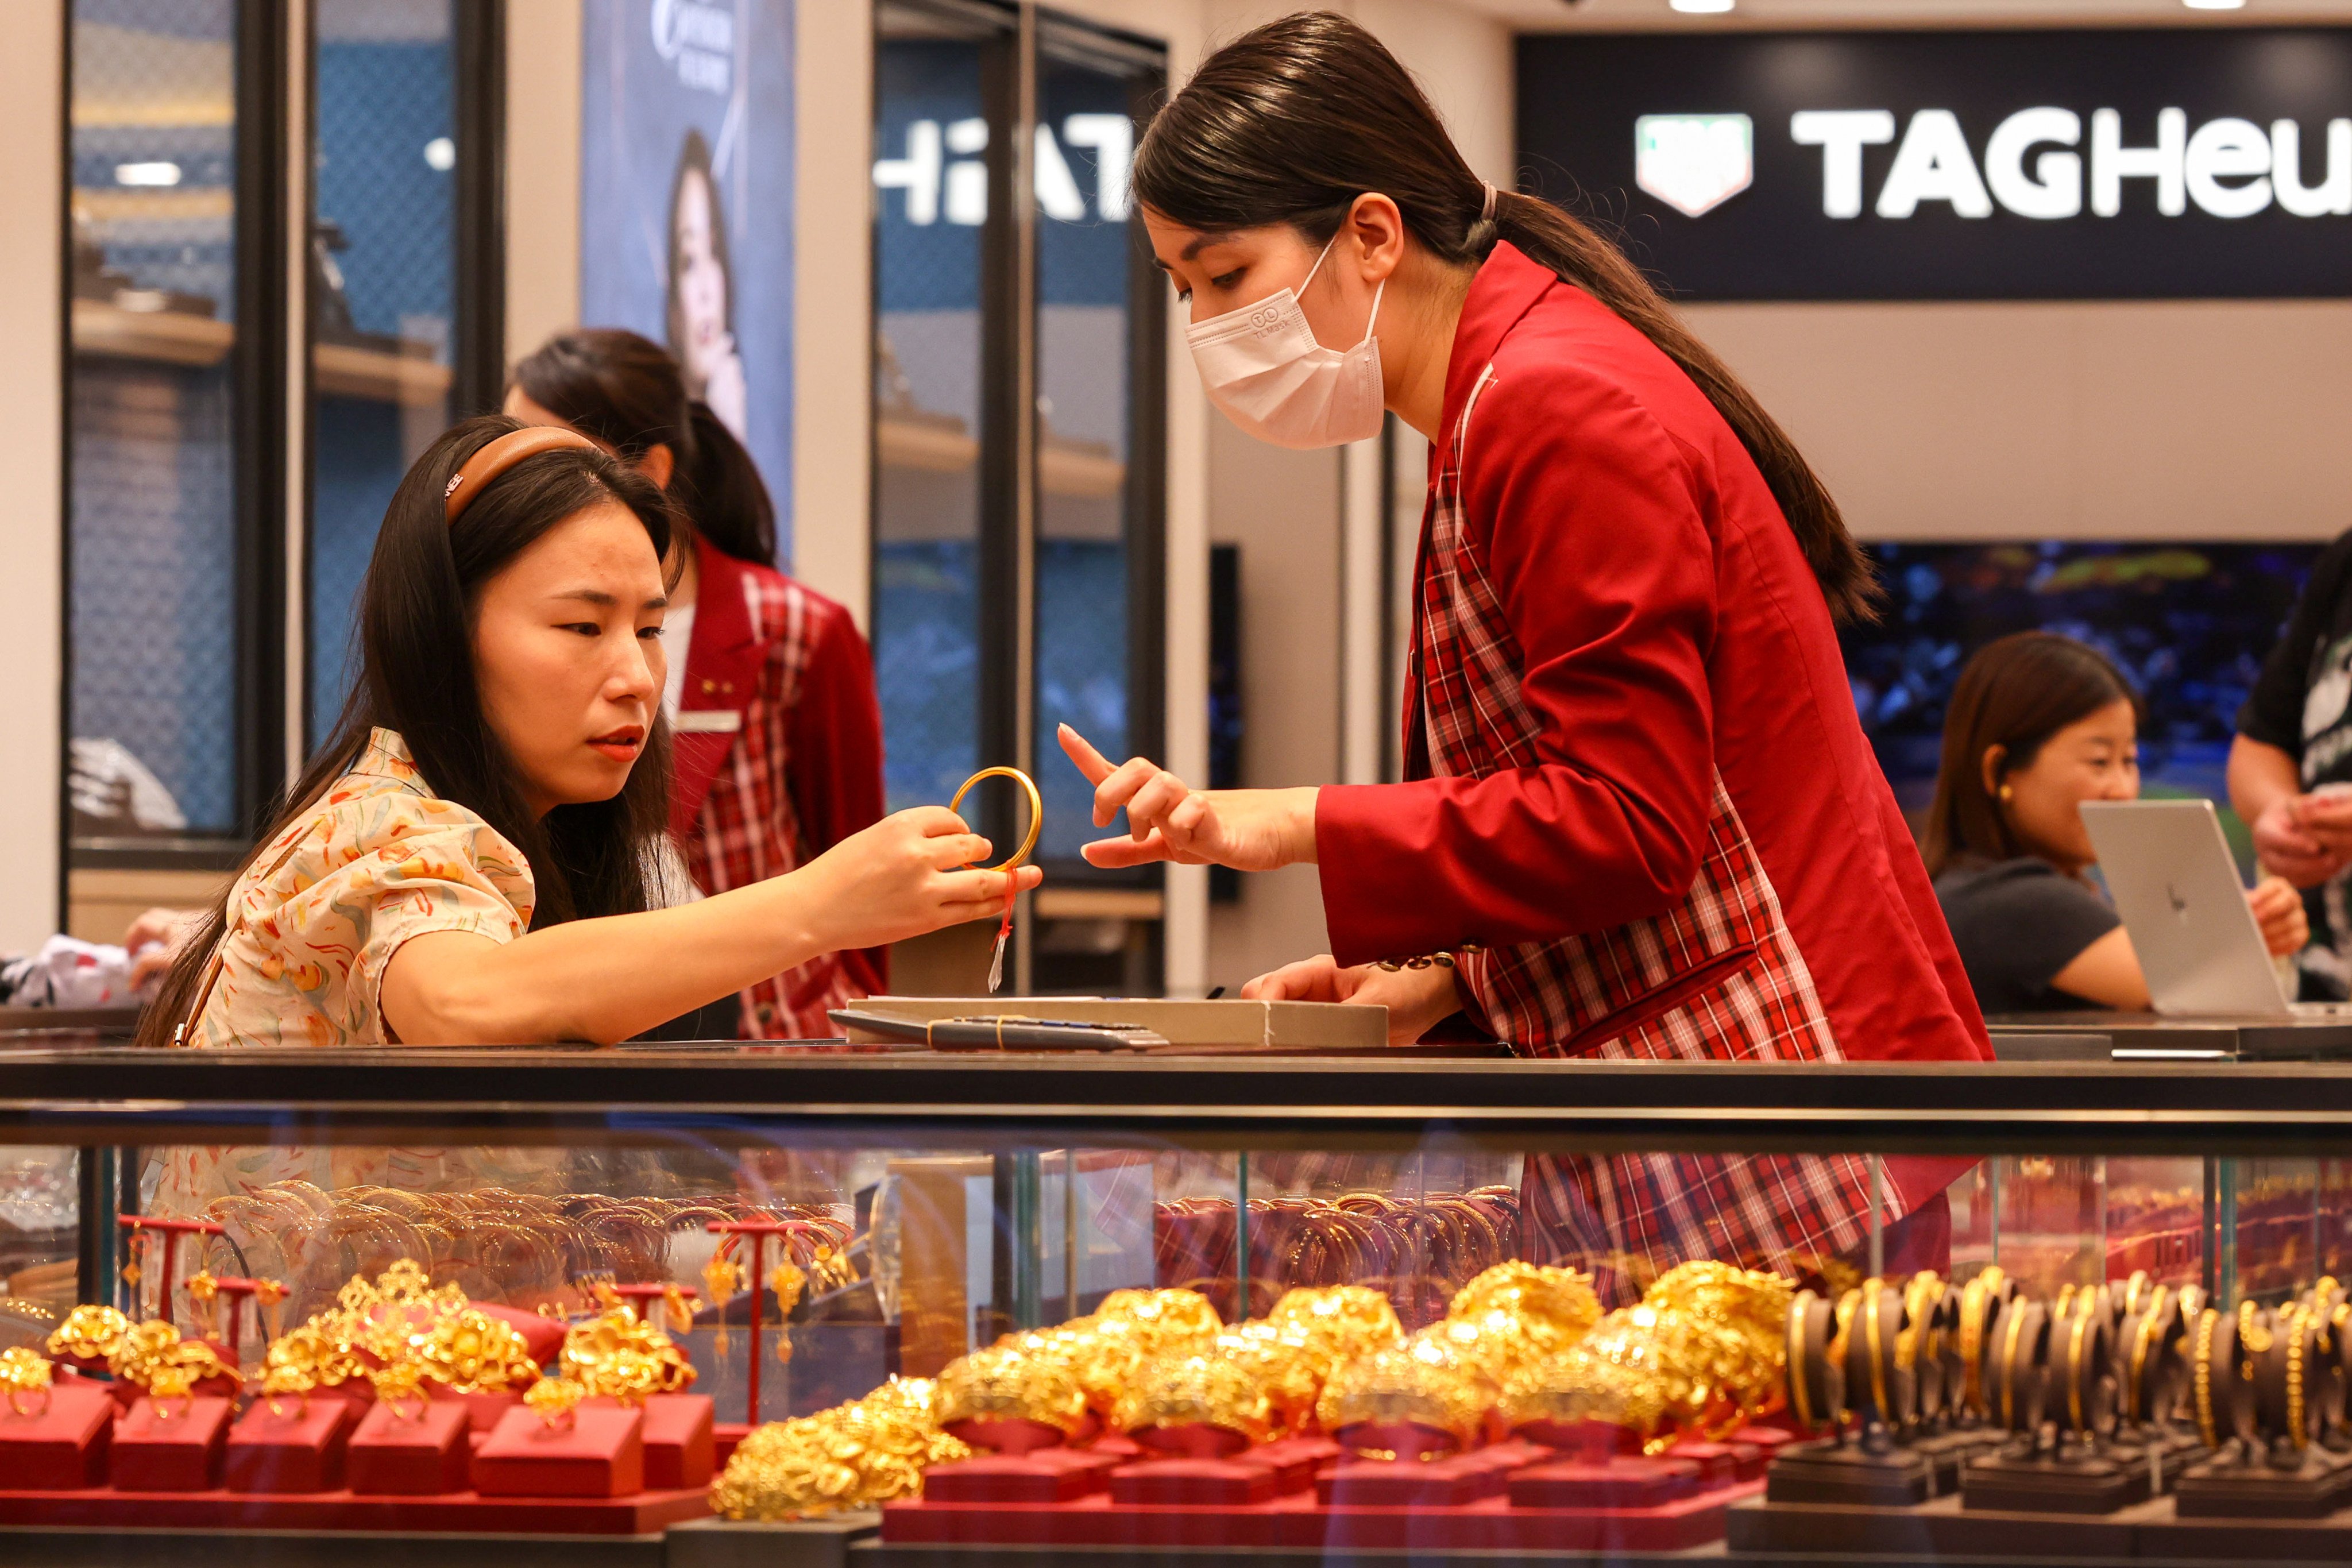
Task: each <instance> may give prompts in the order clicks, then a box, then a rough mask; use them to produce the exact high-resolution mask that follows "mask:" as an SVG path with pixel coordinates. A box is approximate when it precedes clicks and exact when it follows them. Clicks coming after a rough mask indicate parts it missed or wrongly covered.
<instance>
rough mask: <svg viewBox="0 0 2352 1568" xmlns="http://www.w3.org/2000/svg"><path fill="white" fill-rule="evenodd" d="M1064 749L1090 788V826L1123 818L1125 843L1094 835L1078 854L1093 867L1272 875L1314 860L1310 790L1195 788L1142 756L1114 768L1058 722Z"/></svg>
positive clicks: (1311, 791)
mask: <svg viewBox="0 0 2352 1568" xmlns="http://www.w3.org/2000/svg"><path fill="white" fill-rule="evenodd" d="M1055 735H1056V738H1057V739H1058V740H1060V742H1062V750H1063V751H1064V752H1067V753H1068V754H1069V758H1070V761H1071V762H1073V763H1076V764H1077V768H1078V771H1079V772H1080V773H1084V774H1086V776H1087V783H1089V784H1093V785H1094V786H1095V826H1097V827H1108V826H1110V824H1111V819H1112V818H1113V817H1116V816H1118V814H1119V812H1120V811H1122V810H1124V811H1125V812H1126V813H1127V822H1128V828H1129V835H1128V837H1125V838H1098V839H1097V840H1096V841H1095V842H1093V843H1092V844H1089V845H1087V846H1086V847H1084V849H1082V850H1081V851H1080V853H1082V854H1084V855H1085V856H1086V858H1087V861H1088V862H1089V863H1090V864H1093V865H1097V866H1144V865H1149V864H1150V863H1152V862H1153V861H1158V860H1171V861H1174V862H1175V863H1176V864H1178V865H1180V866H1201V865H1214V866H1231V867H1232V868H1234V869H1235V870H1237V871H1271V870H1273V869H1275V868H1276V867H1280V866H1289V865H1294V864H1297V863H1298V862H1300V861H1309V862H1311V861H1312V860H1313V859H1314V858H1315V795H1316V792H1315V791H1314V790H1312V789H1228V790H1196V789H1192V788H1190V787H1188V786H1187V785H1186V784H1185V783H1184V781H1183V780H1182V779H1180V778H1178V777H1177V776H1176V775H1175V774H1174V773H1170V772H1169V771H1168V770H1167V769H1165V768H1163V767H1161V766H1160V765H1159V764H1158V763H1152V762H1148V761H1146V760H1145V759H1143V758H1141V757H1136V758H1132V759H1130V760H1129V761H1128V762H1125V763H1118V764H1116V765H1114V764H1113V763H1111V762H1110V760H1109V759H1108V758H1107V757H1105V756H1104V755H1103V754H1102V753H1101V752H1097V751H1096V750H1095V748H1094V747H1093V745H1092V744H1090V743H1089V742H1087V738H1086V737H1085V736H1083V735H1081V734H1079V733H1078V732H1077V731H1076V730H1073V729H1071V728H1070V727H1069V726H1068V725H1067V724H1064V725H1062V726H1061V727H1060V729H1059V730H1057V731H1055Z"/></svg>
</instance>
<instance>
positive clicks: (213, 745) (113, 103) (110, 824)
mask: <svg viewBox="0 0 2352 1568" xmlns="http://www.w3.org/2000/svg"><path fill="white" fill-rule="evenodd" d="M236 20H237V18H236V11H235V7H234V6H233V5H232V4H231V3H230V0H74V5H73V10H72V36H71V43H70V49H71V64H70V70H71V75H70V95H71V108H70V117H71V132H70V137H71V141H70V145H71V159H72V184H71V190H70V194H69V197H68V200H69V213H68V218H69V221H70V224H71V227H72V268H71V277H70V281H69V284H68V287H69V289H70V292H71V301H70V310H71V319H72V342H73V353H72V356H71V359H70V362H69V365H68V372H67V376H68V440H69V443H70V449H69V454H68V486H69V489H68V497H69V500H68V505H69V510H70V518H71V522H70V528H69V533H68V573H69V581H70V604H69V617H68V625H69V632H68V635H69V637H70V639H71V659H70V668H71V676H70V681H69V689H68V699H67V713H68V736H69V740H70V755H71V766H72V812H71V828H70V831H71V833H72V835H73V839H74V844H75V847H76V849H77V850H78V851H81V852H84V853H101V854H102V853H105V852H107V851H109V850H116V851H123V850H129V851H135V850H137V849H138V848H140V847H163V846H178V845H186V844H191V843H202V842H204V841H206V840H220V839H226V838H233V837H236V835H237V834H238V833H239V832H240V831H241V829H242V827H243V826H244V824H245V820H246V816H247V806H248V804H249V801H250V798H251V795H252V793H253V785H254V784H255V781H253V780H252V779H250V778H248V777H246V776H244V774H245V773H246V772H247V768H246V767H245V765H244V764H245V763H246V762H247V759H246V758H245V757H244V756H243V755H241V752H244V751H245V749H246V748H244V747H242V746H241V744H240V742H241V741H242V740H244V739H245V738H246V735H245V731H247V725H248V721H250V720H251V718H252V717H253V716H251V715H248V714H246V713H243V712H241V711H240V710H239V704H238V673H239V668H238V667H239V662H240V661H239V653H240V649H239V647H238V646H237V642H238V637H237V628H238V624H239V611H240V608H243V607H249V606H250V605H251V602H252V599H253V595H254V590H255V589H256V588H257V586H258V584H255V583H253V582H252V581H251V580H250V578H249V576H248V574H247V573H246V572H244V571H243V570H241V568H240V561H239V554H240V551H239V543H240V539H239V527H238V509H239V503H240V501H241V500H243V499H245V498H244V497H243V495H242V494H241V487H240V483H239V474H238V465H237V463H236V441H237V438H238V437H239V436H240V435H242V434H243V433H244V432H243V430H242V428H241V426H243V424H244V415H243V411H241V410H240V408H239V407H238V402H239V400H238V398H237V395H236V371H237V364H236V359H237V355H236V348H237V335H238V330H239V327H240V325H241V324H242V323H240V321H239V320H238V305H239V302H240V301H239V291H238V287H237V286H238V282H239V273H240V265H241V262H242V260H243V258H241V257H240V255H239V246H238V237H239V225H240V222H241V221H242V220H243V219H244V217H245V214H244V212H243V210H242V207H243V201H242V198H243V196H244V195H245V193H244V192H242V191H241V190H240V187H239V181H238V156H237V154H238V150H239V149H238V139H239V136H240V134H241V132H244V131H245V130H246V128H245V127H243V126H241V125H240V122H239V116H238V101H237V99H238V94H237V86H238V59H237V56H238V50H237V27H236Z"/></svg>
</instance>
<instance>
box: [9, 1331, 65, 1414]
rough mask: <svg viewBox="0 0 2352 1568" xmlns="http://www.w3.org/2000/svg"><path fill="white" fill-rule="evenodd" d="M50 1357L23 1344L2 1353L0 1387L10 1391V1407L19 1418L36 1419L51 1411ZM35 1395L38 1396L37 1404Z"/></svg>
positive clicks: (13, 1346)
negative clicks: (21, 1416) (29, 1417)
mask: <svg viewBox="0 0 2352 1568" xmlns="http://www.w3.org/2000/svg"><path fill="white" fill-rule="evenodd" d="M52 1375H53V1374H52V1373H51V1370H50V1367H49V1358H48V1357H47V1356H45V1355H43V1354H41V1353H40V1352H37V1351H34V1350H29V1349H27V1348H26V1347H25V1346H23V1345H12V1346H10V1347H9V1348H8V1349H6V1350H5V1351H0V1388H5V1389H6V1390H7V1391H8V1408H9V1409H11V1410H13V1411H15V1412H16V1414H17V1415H24V1416H32V1417H37V1416H40V1415H46V1414H47V1411H48V1408H49V1381H50V1378H51V1376H52ZM35 1395H38V1396H39V1398H38V1402H37V1403H36V1401H35V1397H34V1396H35Z"/></svg>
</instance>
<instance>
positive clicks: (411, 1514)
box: [0, 1487, 710, 1561]
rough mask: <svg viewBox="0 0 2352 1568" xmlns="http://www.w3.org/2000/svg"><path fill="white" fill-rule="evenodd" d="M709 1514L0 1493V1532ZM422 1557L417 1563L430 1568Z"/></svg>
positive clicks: (619, 1522) (667, 1518) (495, 1522)
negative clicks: (37, 1528) (11, 1528)
mask: <svg viewBox="0 0 2352 1568" xmlns="http://www.w3.org/2000/svg"><path fill="white" fill-rule="evenodd" d="M709 1514H710V1494H709V1491H707V1490H706V1489H703V1488H700V1487H697V1488H695V1489H692V1490H690V1491H673V1492H638V1493H636V1494H635V1495H634V1496H630V1497H621V1498H486V1497H481V1496H478V1495H477V1494H475V1493H473V1492H469V1491H460V1492H453V1493H449V1494H446V1495H444V1496H437V1497H383V1496H375V1497H363V1496H360V1495H357V1494H355V1493H352V1492H348V1491H334V1492H319V1493H317V1494H315V1495H312V1496H309V1497H286V1496H278V1497H269V1496H256V1495H253V1494H251V1493H247V1492H229V1491H218V1490H215V1491H204V1492H118V1491H110V1490H94V1491H92V1490H72V1491H0V1526H11V1525H32V1526H47V1527H53V1528H68V1529H73V1528H87V1529H104V1530H299V1531H320V1530H363V1531H375V1532H379V1533H383V1534H398V1535H415V1534H424V1533H437V1532H441V1531H461V1532H464V1533H467V1534H514V1535H650V1534H654V1533H656V1532H657V1531H662V1530H665V1529H667V1527H669V1526H670V1525H673V1524H680V1523H683V1522H685V1521H687V1520H689V1519H706V1518H708V1517H709ZM429 1555H430V1554H429V1553H425V1552H420V1553H417V1554H416V1556H417V1558H418V1560H419V1561H427V1560H429Z"/></svg>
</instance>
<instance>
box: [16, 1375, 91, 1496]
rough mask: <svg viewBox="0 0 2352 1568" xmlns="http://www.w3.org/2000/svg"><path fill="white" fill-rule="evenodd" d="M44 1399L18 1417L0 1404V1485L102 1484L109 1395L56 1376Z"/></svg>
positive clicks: (83, 1381) (84, 1382) (81, 1380)
mask: <svg viewBox="0 0 2352 1568" xmlns="http://www.w3.org/2000/svg"><path fill="white" fill-rule="evenodd" d="M48 1399H49V1402H48V1405H47V1408H46V1409H44V1410H42V1411H40V1412H39V1413H38V1414H37V1415H18V1414H16V1411H14V1410H12V1409H10V1408H9V1407H8V1404H7V1402H6V1401H5V1400H0V1484H5V1485H7V1486H11V1487H28V1488H29V1487H95V1486H103V1485H104V1484H105V1483H106V1470H107V1456H108V1447H109V1440H110V1438H111V1437H112V1436H114V1415H115V1405H114V1396H113V1395H112V1394H110V1393H109V1392H108V1389H107V1385H106V1384H102V1383H94V1382H92V1381H90V1380H89V1379H88V1378H82V1377H60V1378H58V1379H57V1380H56V1381H55V1382H54V1383H52V1384H49V1390H48ZM26 1402H27V1403H28V1404H29V1403H32V1400H31V1399H30V1398H28V1399H27V1401H26Z"/></svg>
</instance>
